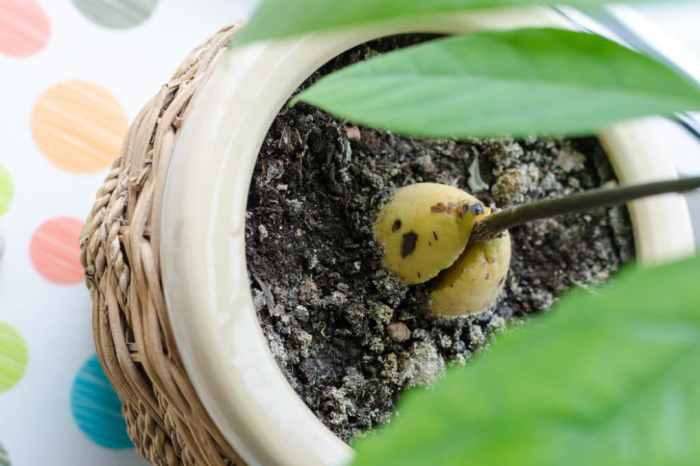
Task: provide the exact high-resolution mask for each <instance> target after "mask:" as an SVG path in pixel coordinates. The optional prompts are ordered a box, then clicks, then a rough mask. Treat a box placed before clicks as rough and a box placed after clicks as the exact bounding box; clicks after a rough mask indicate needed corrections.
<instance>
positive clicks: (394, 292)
mask: <svg viewBox="0 0 700 466" xmlns="http://www.w3.org/2000/svg"><path fill="white" fill-rule="evenodd" d="M423 40H425V38H424V37H415V36H410V37H404V38H400V39H399V38H392V39H383V40H381V41H379V42H375V43H372V44H370V45H365V46H361V47H359V48H356V49H353V50H352V51H350V52H348V53H346V54H344V55H342V56H341V57H339V58H337V59H335V60H334V61H333V62H331V63H330V64H328V65H327V66H326V67H324V68H323V69H321V70H320V71H319V72H318V73H317V74H316V75H315V76H314V77H313V78H312V81H313V80H315V79H318V78H319V77H320V76H322V75H323V74H324V73H327V72H328V71H329V70H332V69H337V68H339V67H342V66H345V65H347V64H350V63H354V62H357V61H359V60H362V59H364V58H365V57H367V56H371V55H375V54H377V53H381V52H385V51H388V50H392V49H395V48H397V47H399V46H405V45H410V44H411V43H417V42H421V41H423ZM418 182H437V183H445V184H451V185H453V186H456V187H458V188H460V189H464V190H466V191H469V192H471V194H473V195H475V196H476V197H478V198H479V199H480V200H481V201H482V202H483V203H484V204H485V205H486V206H490V207H499V208H502V207H507V206H511V205H517V204H520V203H523V202H528V201H532V200H536V199H542V198H547V197H551V196H560V195H566V194H570V193H574V192H578V191H582V190H588V189H591V188H596V187H599V186H601V185H603V184H605V183H608V182H614V176H613V173H612V170H611V168H610V166H609V164H608V163H607V161H606V159H605V156H604V154H603V152H602V150H601V148H600V146H599V144H598V143H597V141H595V140H594V139H579V140H556V139H535V138H529V139H523V140H514V139H508V138H505V139H489V140H467V141H460V142H456V141H450V140H437V141H424V140H417V139H412V138H405V137H399V136H396V135H394V134H391V133H386V132H379V131H375V130H372V129H367V128H361V127H358V126H355V125H351V124H348V123H347V122H344V121H339V120H337V119H334V118H332V117H330V116H329V115H327V114H325V113H324V112H321V111H319V110H317V109H314V108H311V107H309V106H306V105H297V106H296V107H294V108H284V109H283V110H282V111H281V113H280V114H279V116H278V117H277V119H276V120H275V122H274V124H273V125H272V128H271V129H270V131H269V134H268V135H267V138H266V139H265V142H264V144H263V147H262V150H261V153H260V157H259V159H258V162H257V166H256V168H255V174H254V177H253V182H252V185H251V190H250V194H249V199H248V211H249V212H248V217H247V220H248V221H247V223H246V257H247V261H248V268H249V271H250V276H251V288H252V290H253V298H254V304H255V307H256V309H257V311H258V315H259V319H260V322H261V326H262V330H263V332H264V334H265V336H266V337H267V339H268V342H269V345H270V349H271V351H272V354H273V355H274V357H275V359H276V360H277V362H278V364H279V366H280V368H281V369H282V371H283V372H284V374H285V375H286V377H287V379H288V380H289V382H290V384H291V385H292V386H293V388H294V389H295V390H296V391H297V392H298V393H299V395H300V396H301V397H302V398H303V399H304V401H305V402H306V403H307V405H308V406H309V407H310V409H311V410H312V411H313V412H314V413H316V415H317V416H318V417H319V418H320V419H321V420H322V421H323V422H324V423H325V424H326V425H327V426H328V427H329V428H330V429H332V430H333V431H334V432H335V433H337V434H338V435H339V436H340V437H341V438H343V439H344V440H351V439H352V438H354V437H356V436H357V435H360V434H361V433H363V432H365V431H367V430H369V429H373V428H375V427H377V426H379V425H382V424H383V423H386V422H388V421H389V420H390V419H391V416H392V414H393V412H394V409H395V406H396V402H397V400H398V397H399V396H400V394H401V392H402V391H403V390H404V389H406V388H409V387H415V386H422V385H425V384H429V383H432V382H433V381H435V380H436V379H438V378H439V377H440V376H441V374H443V373H444V370H445V368H446V367H447V366H448V365H450V364H465V363H468V361H469V360H470V359H471V358H472V357H474V355H475V354H476V353H479V352H480V351H482V350H483V349H484V348H485V347H487V346H488V344H489V339H490V336H491V335H493V334H494V333H498V332H501V331H502V330H503V329H504V328H505V327H506V326H507V325H508V323H511V324H512V323H517V322H520V321H522V320H523V319H524V318H525V317H527V316H529V315H532V314H536V313H540V312H545V311H547V310H548V309H549V308H550V307H551V305H552V304H553V303H554V302H555V301H556V299H557V297H559V296H560V295H561V294H562V293H564V292H565V291H566V290H567V289H570V288H572V287H589V286H595V285H596V284H599V283H602V282H604V281H606V280H607V279H608V278H609V277H610V275H611V274H613V273H615V271H617V270H618V268H619V267H620V265H621V264H623V263H624V262H626V261H629V260H630V259H631V258H632V257H633V256H634V248H633V243H632V239H631V238H632V235H631V231H630V223H629V219H628V215H627V212H626V209H624V208H614V209H597V210H594V211H591V212H589V213H587V214H586V215H567V216H563V217H559V218H555V219H548V220H542V221H538V222H534V223H532V224H530V225H526V226H523V227H518V228H515V229H513V230H512V231H511V235H512V242H513V256H512V261H511V271H510V274H509V276H508V278H507V280H506V284H505V290H504V293H503V295H502V296H501V298H500V299H499V301H498V303H497V304H496V305H494V306H493V307H492V308H491V309H489V310H488V312H486V313H484V314H480V315H477V316H473V317H468V318H456V319H444V318H436V317H431V316H430V315H428V314H427V313H426V311H425V309H424V307H423V306H422V303H424V302H425V293H426V289H425V287H422V286H417V287H408V286H406V285H403V284H401V283H400V282H399V281H398V280H397V279H396V278H394V277H393V276H392V275H390V274H389V273H387V272H386V271H385V270H384V269H383V268H382V257H381V252H380V250H379V248H378V247H377V245H376V244H375V243H374V240H373V235H372V225H373V222H374V220H375V215H376V213H377V212H378V210H379V209H380V207H381V206H382V205H383V203H384V202H385V200H386V199H387V198H388V197H389V196H391V194H392V193H393V192H394V191H395V190H396V189H397V188H399V187H402V186H407V185H409V184H413V183H418ZM524 363H525V362H524Z"/></svg>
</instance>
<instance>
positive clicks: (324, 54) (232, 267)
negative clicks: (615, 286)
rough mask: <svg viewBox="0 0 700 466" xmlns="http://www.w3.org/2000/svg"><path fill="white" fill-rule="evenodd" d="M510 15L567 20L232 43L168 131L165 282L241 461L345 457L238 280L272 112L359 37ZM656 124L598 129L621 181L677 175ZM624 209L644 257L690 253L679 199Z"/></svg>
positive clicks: (530, 13)
mask: <svg viewBox="0 0 700 466" xmlns="http://www.w3.org/2000/svg"><path fill="white" fill-rule="evenodd" d="M518 26H564V25H563V24H562V22H561V20H560V18H559V17H557V16H555V15H554V14H552V13H551V12H550V11H549V10H545V9H527V10H508V11H503V10H501V11H493V12H488V13H479V14H474V13H472V14H459V15H450V16H441V17H435V18H432V19H428V20H421V21H403V22H397V23H392V25H390V26H386V25H384V26H382V27H381V28H380V27H370V28H361V29H355V30H352V31H344V32H340V33H332V34H322V35H309V36H305V37H302V38H298V39H293V40H287V41H282V42H276V43H264V44H256V45H252V46H249V47H245V48H241V49H234V50H228V51H226V52H225V53H224V54H223V56H222V57H221V59H220V60H219V61H218V62H217V64H216V65H215V66H216V68H215V69H214V72H213V73H212V75H211V77H210V78H209V80H208V81H207V82H206V83H203V85H202V87H201V89H200V90H199V92H198V94H197V95H196V97H195V100H194V103H193V108H192V111H191V113H190V114H189V115H188V116H187V118H186V121H185V123H184V126H183V128H182V131H181V133H180V135H179V138H178V141H177V142H176V145H175V150H174V153H173V158H172V162H171V165H170V167H169V169H168V176H167V181H166V184H165V189H164V193H163V203H162V208H161V215H162V218H161V226H160V228H161V238H162V242H161V247H160V252H159V253H160V256H161V264H162V265H161V267H162V279H163V289H164V294H165V298H166V303H167V311H168V316H169V318H170V323H171V325H172V328H173V332H174V335H175V339H176V341H177V346H178V350H179V352H180V355H181V357H182V360H183V363H184V365H185V368H186V370H187V374H188V376H189V377H190V379H191V380H192V383H193V385H194V387H195V389H196V391H197V394H198V396H199V397H200V399H201V401H202V403H203V404H204V406H205V407H206V409H207V412H208V413H209V415H210V416H211V417H212V419H213V421H214V422H215V424H216V425H217V427H218V428H219V429H220V431H221V433H222V434H223V435H224V437H225V438H226V440H227V441H228V442H229V443H230V444H231V446H232V447H233V448H234V449H235V450H236V451H237V453H238V454H239V455H240V456H241V457H242V458H243V459H244V461H245V462H246V463H247V464H248V465H250V466H257V465H265V466H271V465H299V466H320V465H339V464H346V463H348V462H349V461H350V459H351V457H352V450H351V449H350V447H349V446H348V445H346V444H345V443H343V442H342V441H341V440H340V439H339V438H337V437H336V436H335V435H334V434H333V433H332V432H331V431H330V430H329V429H327V428H326V427H325V426H324V425H323V424H322V422H321V421H320V420H319V419H318V418H316V416H315V415H314V414H313V413H312V412H311V411H310V410H309V409H308V408H307V407H306V405H305V404H304V403H303V401H302V399H301V398H300V397H299V396H298V395H297V393H296V392H295V391H294V390H293V389H292V387H291V386H290V385H289V383H288V382H287V380H286V378H285V376H284V375H283V373H282V372H281V370H280V369H279V368H278V366H277V364H276V362H275V361H274V358H273V356H272V353H271V351H270V349H269V347H268V343H267V341H266V339H265V336H264V335H263V333H262V329H261V328H260V326H259V324H258V320H257V316H256V312H255V307H254V305H253V300H252V297H251V293H250V288H249V286H248V276H247V269H246V258H245V243H244V240H245V220H246V202H247V195H248V190H249V186H250V181H251V178H252V174H253V170H254V167H255V161H256V159H257V155H258V153H259V150H260V147H261V145H262V142H263V140H264V137H265V135H266V133H267V131H268V129H269V127H270V125H271V123H272V121H273V120H274V118H275V117H276V115H277V113H278V112H279V110H280V108H281V107H282V106H283V105H284V103H285V102H286V101H287V99H288V98H289V96H291V94H292V92H293V91H294V90H295V89H297V87H298V86H299V85H300V84H301V83H302V82H303V81H305V80H306V79H307V78H308V76H310V75H311V74H312V73H313V72H314V71H315V70H316V69H317V68H318V67H319V66H321V65H322V64H324V63H326V62H327V61H328V60H330V59H331V58H333V57H334V56H336V55H338V54H340V53H342V52H343V51H345V50H347V49H349V48H351V47H353V46H355V45H359V44H361V43H363V42H367V41H369V40H372V39H375V38H378V37H381V36H388V35H393V34H399V33H404V32H435V33H465V32H471V31H476V30H482V29H503V28H511V27H518ZM662 126H663V125H660V120H659V119H656V118H651V119H646V120H642V121H636V122H628V123H624V124H620V125H617V126H614V127H612V128H610V129H608V130H606V131H604V132H602V134H601V135H600V138H601V141H602V142H603V145H604V146H605V148H606V150H607V152H608V154H609V155H608V156H609V158H610V160H611V162H612V164H613V167H614V169H615V171H616V173H617V176H618V177H619V179H620V180H621V181H623V182H640V181H647V180H651V179H659V178H669V177H674V176H676V171H675V168H674V166H673V164H672V162H671V161H672V160H673V159H672V157H670V156H668V155H669V151H670V150H671V149H670V148H669V143H668V141H667V140H666V135H667V133H664V134H663V135H662V134H660V131H659V128H661V127H662ZM190 154H196V157H195V156H189V155H190ZM630 212H631V217H632V222H633V226H634V231H635V244H636V246H637V252H638V258H639V260H640V261H641V262H645V263H651V262H658V261H664V260H668V259H672V258H677V257H682V256H685V255H689V254H691V253H692V252H693V251H694V242H693V232H692V226H691V221H690V216H689V213H688V208H687V204H686V202H685V200H684V199H683V198H682V197H681V196H677V195H667V196H661V197H657V198H652V199H648V200H643V201H638V202H635V203H632V204H631V205H630Z"/></svg>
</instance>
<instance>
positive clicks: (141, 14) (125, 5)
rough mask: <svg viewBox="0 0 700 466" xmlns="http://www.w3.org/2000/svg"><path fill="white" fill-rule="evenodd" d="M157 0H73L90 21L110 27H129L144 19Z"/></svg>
mask: <svg viewBox="0 0 700 466" xmlns="http://www.w3.org/2000/svg"><path fill="white" fill-rule="evenodd" d="M157 4H158V0H73V5H75V7H76V8H77V9H78V10H80V12H81V13H82V14H83V15H85V16H86V17H87V18H88V19H89V20H91V21H92V22H94V23H96V24H98V25H100V26H104V27H106V28H110V29H129V28H133V27H136V26H138V25H139V24H142V23H143V22H144V21H146V20H147V19H148V18H149V17H150V16H151V14H153V10H154V9H155V8H156V5H157Z"/></svg>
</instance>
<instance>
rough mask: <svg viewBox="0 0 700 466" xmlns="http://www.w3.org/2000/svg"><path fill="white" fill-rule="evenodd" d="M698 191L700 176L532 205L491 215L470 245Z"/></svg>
mask: <svg viewBox="0 0 700 466" xmlns="http://www.w3.org/2000/svg"><path fill="white" fill-rule="evenodd" d="M698 188H700V176H695V177H690V178H681V179H677V180H667V181H656V182H652V183H644V184H638V185H630V186H620V187H617V188H601V189H593V190H591V191H586V192H582V193H577V194H573V195H571V196H567V197H560V198H555V199H545V200H542V201H536V202H531V203H529V204H523V205H521V206H517V207H511V208H510V209H505V210H502V211H500V212H496V213H495V214H493V215H491V216H489V217H488V218H486V219H485V220H484V221H482V222H480V223H479V224H478V225H477V226H476V227H475V228H474V231H473V232H472V236H471V238H470V240H469V242H470V243H474V242H478V241H486V240H489V239H491V238H494V237H495V236H498V234H500V233H501V232H503V231H505V230H509V229H511V228H513V227H516V226H518V225H522V224H523V223H527V222H531V221H533V220H539V219H543V218H549V217H555V216H557V215H562V214H568V213H574V212H580V211H582V210H591V209H595V208H598V207H610V206H614V205H619V204H624V203H626V202H629V201H633V200H635V199H641V198H643V197H649V196H656V195H659V194H667V193H684V192H687V191H692V190H694V189H698Z"/></svg>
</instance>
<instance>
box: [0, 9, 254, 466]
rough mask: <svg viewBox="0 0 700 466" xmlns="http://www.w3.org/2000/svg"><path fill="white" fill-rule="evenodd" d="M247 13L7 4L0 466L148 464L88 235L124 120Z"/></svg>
mask: <svg viewBox="0 0 700 466" xmlns="http://www.w3.org/2000/svg"><path fill="white" fill-rule="evenodd" d="M245 3H246V1H245V0H235V1H233V2H232V1H231V0H207V1H206V2H192V1H190V0H168V1H167V2H165V1H158V0H71V1H67V0H62V1H54V0H0V76H2V81H3V84H4V86H3V88H2V89H0V101H2V105H3V111H2V112H0V138H2V140H3V141H4V145H3V150H2V151H0V443H1V444H2V445H1V446H0V466H10V461H11V462H12V466H37V465H49V464H50V465H51V466H76V465H78V466H79V465H100V466H144V465H145V461H144V460H143V459H141V458H140V457H139V456H138V454H137V453H136V451H135V449H134V447H133V445H132V443H131V441H130V439H129V437H128V435H127V430H126V425H125V422H124V418H123V415H122V410H121V404H120V401H119V398H118V397H117V394H116V393H115V391H114V389H113V388H112V386H111V384H110V382H109V380H108V379H107V377H106V376H105V374H104V372H103V371H102V368H101V366H100V364H99V361H98V360H97V358H96V356H95V347H94V344H93V342H92V341H93V340H92V330H91V322H90V312H89V311H90V300H89V295H88V292H87V289H86V288H85V286H84V280H85V277H84V271H83V269H82V267H81V265H80V249H79V241H80V232H81V230H82V227H83V219H85V217H86V216H87V214H88V211H89V209H90V206H91V205H92V202H93V200H94V198H95V193H96V192H97V189H98V188H99V187H100V185H101V184H102V182H103V180H104V179H105V176H106V175H107V172H108V169H109V166H110V164H111V163H112V162H113V161H114V160H115V158H116V157H118V156H119V154H120V151H121V147H122V143H123V141H124V137H125V135H126V133H127V131H128V125H129V120H130V119H132V118H133V117H134V116H135V115H136V114H137V112H138V111H139V110H140V108H141V107H142V106H143V105H144V104H145V103H146V101H147V99H148V98H150V97H151V96H152V95H154V93H155V92H157V90H158V89H159V87H160V86H161V85H162V84H163V83H164V82H165V81H166V80H167V79H168V77H169V76H170V75H171V74H172V72H173V71H174V70H175V69H176V68H177V67H178V66H179V65H180V63H181V61H182V60H183V59H184V57H185V56H186V55H187V53H188V52H189V51H190V50H191V49H192V48H194V47H195V46H196V45H198V44H199V43H201V42H202V41H203V40H204V39H206V38H207V37H209V36H210V35H211V34H213V33H214V32H215V31H217V30H218V29H220V28H221V27H223V26H226V25H228V24H231V23H235V22H239V21H240V19H241V15H242V14H243V12H244V5H245ZM3 244H5V247H4V251H5V252H4V255H3V253H2V250H3V246H2V245H3ZM8 419H11V420H12V422H8V421H7V420H8Z"/></svg>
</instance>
